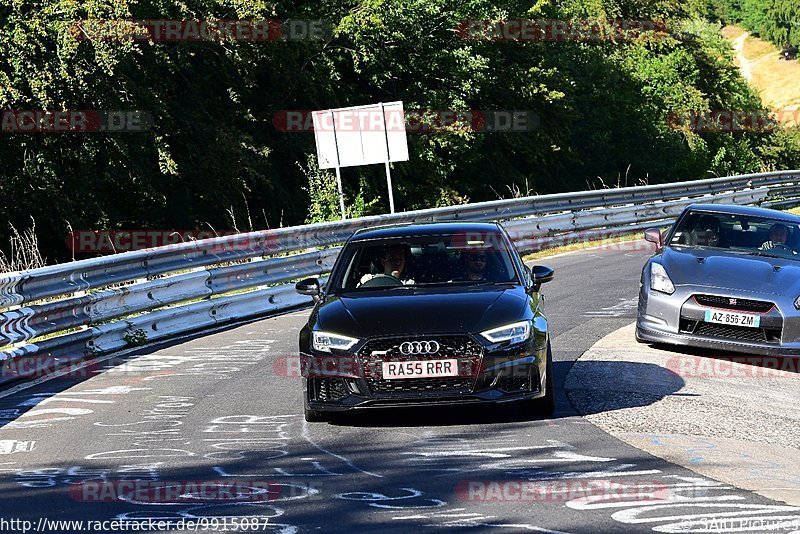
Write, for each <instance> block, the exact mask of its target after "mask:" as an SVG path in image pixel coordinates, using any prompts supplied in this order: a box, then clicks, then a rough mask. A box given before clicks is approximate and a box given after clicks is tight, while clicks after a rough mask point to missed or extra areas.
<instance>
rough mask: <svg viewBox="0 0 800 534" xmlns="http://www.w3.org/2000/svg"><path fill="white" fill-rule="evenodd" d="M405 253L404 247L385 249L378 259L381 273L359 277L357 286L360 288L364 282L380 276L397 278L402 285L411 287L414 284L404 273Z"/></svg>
mask: <svg viewBox="0 0 800 534" xmlns="http://www.w3.org/2000/svg"><path fill="white" fill-rule="evenodd" d="M406 252H407V250H406V247H405V246H404V245H393V246H389V247H386V249H385V250H384V251H383V255H382V256H381V259H380V263H381V266H382V267H383V273H379V274H371V273H367V274H365V275H364V276H362V277H361V280H360V281H359V284H358V285H359V286H360V285H362V284H364V283H365V282H368V281H369V280H372V279H373V278H375V277H376V276H380V274H383V275H386V276H393V277H394V278H397V279H398V280H400V281H401V282H403V285H413V284H414V283H415V282H414V280H413V279H411V278H410V277H409V276H408V275H407V274H406V273H405V267H406Z"/></svg>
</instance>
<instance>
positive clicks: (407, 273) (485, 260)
mask: <svg viewBox="0 0 800 534" xmlns="http://www.w3.org/2000/svg"><path fill="white" fill-rule="evenodd" d="M341 261H342V267H343V268H342V269H340V270H339V273H338V276H337V279H336V280H334V286H333V290H334V291H341V290H345V291H350V290H362V289H365V290H366V289H386V290H390V289H396V288H408V287H421V286H442V285H452V286H455V285H488V284H507V283H515V284H517V283H520V279H519V276H518V274H517V270H516V268H515V264H514V261H513V255H512V253H511V251H510V250H509V248H508V246H507V244H506V241H505V239H504V238H503V236H502V234H499V233H497V234H496V233H481V234H479V235H473V234H470V233H468V232H460V233H453V234H437V235H420V236H409V237H402V238H393V239H381V240H370V241H364V242H353V243H350V245H348V247H347V248H346V250H345V251H344V252H343V256H342V260H341Z"/></svg>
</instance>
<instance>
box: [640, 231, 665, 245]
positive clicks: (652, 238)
mask: <svg viewBox="0 0 800 534" xmlns="http://www.w3.org/2000/svg"><path fill="white" fill-rule="evenodd" d="M644 240H645V241H649V242H650V243H655V245H656V249H659V250H660V249H662V248H664V238H663V237H662V236H661V230H659V229H658V228H648V229H647V230H645V231H644Z"/></svg>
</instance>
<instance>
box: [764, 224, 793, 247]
mask: <svg viewBox="0 0 800 534" xmlns="http://www.w3.org/2000/svg"><path fill="white" fill-rule="evenodd" d="M788 238H789V228H788V227H787V226H786V225H785V224H781V223H775V224H773V225H772V227H770V229H769V241H765V242H764V243H763V244H762V245H761V246H760V247H759V249H760V250H770V249H774V248H779V249H784V250H791V249H790V248H789V245H787V244H786V240H787V239H788Z"/></svg>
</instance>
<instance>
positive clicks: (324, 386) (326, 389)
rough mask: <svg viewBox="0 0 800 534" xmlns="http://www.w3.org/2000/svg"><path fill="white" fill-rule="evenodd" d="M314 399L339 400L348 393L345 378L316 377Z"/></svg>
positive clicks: (314, 380)
mask: <svg viewBox="0 0 800 534" xmlns="http://www.w3.org/2000/svg"><path fill="white" fill-rule="evenodd" d="M312 380H313V387H314V389H313V391H314V400H318V401H339V400H342V399H343V398H345V397H346V396H347V395H348V391H347V384H345V381H344V379H343V378H314V379H312Z"/></svg>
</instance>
